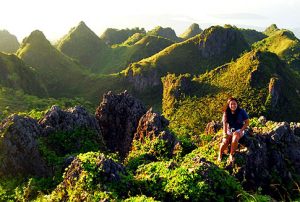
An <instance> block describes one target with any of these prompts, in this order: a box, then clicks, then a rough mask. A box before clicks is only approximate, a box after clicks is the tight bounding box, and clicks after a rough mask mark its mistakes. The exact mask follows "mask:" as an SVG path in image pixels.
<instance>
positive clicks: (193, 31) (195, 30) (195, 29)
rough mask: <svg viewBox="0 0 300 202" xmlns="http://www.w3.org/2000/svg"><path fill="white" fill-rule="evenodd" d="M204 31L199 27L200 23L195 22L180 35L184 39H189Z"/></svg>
mask: <svg viewBox="0 0 300 202" xmlns="http://www.w3.org/2000/svg"><path fill="white" fill-rule="evenodd" d="M202 31H203V30H202V29H200V27H199V25H198V24H197V23H193V24H191V26H189V28H188V29H187V30H186V31H185V32H183V33H182V34H181V35H180V36H179V37H180V38H182V39H183V40H187V39H189V38H192V37H193V36H196V35H197V34H200V33H201V32H202Z"/></svg>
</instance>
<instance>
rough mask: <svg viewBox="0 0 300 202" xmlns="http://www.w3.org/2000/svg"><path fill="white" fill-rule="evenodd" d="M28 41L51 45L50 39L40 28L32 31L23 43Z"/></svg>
mask: <svg viewBox="0 0 300 202" xmlns="http://www.w3.org/2000/svg"><path fill="white" fill-rule="evenodd" d="M27 43H30V44H32V43H38V44H47V45H51V43H50V41H49V40H48V39H47V38H46V36H45V35H44V33H43V32H42V31H40V30H34V31H32V32H31V33H30V35H29V36H28V37H26V38H24V40H23V42H22V44H23V45H24V44H27ZM21 47H22V46H21Z"/></svg>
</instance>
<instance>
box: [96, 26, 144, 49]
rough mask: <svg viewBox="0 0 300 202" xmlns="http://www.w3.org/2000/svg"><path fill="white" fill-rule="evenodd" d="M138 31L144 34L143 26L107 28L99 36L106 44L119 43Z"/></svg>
mask: <svg viewBox="0 0 300 202" xmlns="http://www.w3.org/2000/svg"><path fill="white" fill-rule="evenodd" d="M136 33H140V34H145V33H146V31H145V29H144V28H138V27H136V28H133V29H128V28H127V29H121V30H119V29H114V28H108V29H106V30H105V32H104V33H103V34H102V35H101V36H100V38H101V39H102V40H103V41H105V43H106V44H108V45H114V44H120V43H123V42H124V41H126V39H128V38H129V37H130V36H132V35H134V34H136Z"/></svg>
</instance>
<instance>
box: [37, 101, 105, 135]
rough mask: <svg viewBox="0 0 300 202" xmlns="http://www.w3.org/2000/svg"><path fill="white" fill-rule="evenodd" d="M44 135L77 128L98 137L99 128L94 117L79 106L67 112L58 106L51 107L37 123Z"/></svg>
mask: <svg viewBox="0 0 300 202" xmlns="http://www.w3.org/2000/svg"><path fill="white" fill-rule="evenodd" d="M39 124H40V125H41V126H42V128H44V131H45V134H46V135H48V134H50V133H55V132H58V131H60V132H71V131H74V130H76V129H78V128H84V129H89V130H91V131H93V132H95V133H96V134H98V135H99V136H100V134H101V133H100V128H99V125H98V123H97V120H96V118H95V117H94V116H91V115H89V113H88V112H87V111H86V110H85V109H84V108H83V107H80V106H76V107H73V108H70V109H67V110H61V109H60V108H59V107H58V106H52V107H51V109H50V110H49V111H48V112H47V113H46V115H45V117H44V118H43V119H42V120H40V121H39Z"/></svg>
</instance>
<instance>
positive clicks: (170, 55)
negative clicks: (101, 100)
mask: <svg viewBox="0 0 300 202" xmlns="http://www.w3.org/2000/svg"><path fill="white" fill-rule="evenodd" d="M248 49H249V46H248V44H247V42H246V41H245V39H244V38H243V36H242V34H241V33H240V32H239V31H238V30H236V29H235V28H233V27H230V28H229V27H228V28H224V27H220V26H214V27H210V28H208V29H206V30H204V31H203V32H202V34H200V35H197V36H195V37H193V38H191V39H189V40H186V41H184V42H181V43H176V44H173V45H171V46H169V47H167V48H165V49H164V50H162V51H160V52H159V53H157V54H155V55H153V56H151V57H149V58H146V59H143V60H141V61H139V62H136V63H133V64H131V65H130V66H129V67H128V68H127V69H126V70H125V71H124V73H125V75H127V77H128V79H129V80H130V81H131V82H132V83H133V84H134V85H135V87H136V88H137V89H138V90H140V91H143V90H145V89H146V88H148V87H150V86H159V85H161V81H160V77H161V76H164V75H166V74H167V73H168V72H170V73H192V74H199V73H204V72H205V71H207V70H210V69H212V68H213V67H216V66H219V65H221V64H224V63H226V62H229V61H231V60H232V59H234V58H237V57H238V56H239V55H240V54H241V53H242V52H243V51H245V50H248Z"/></svg>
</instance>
